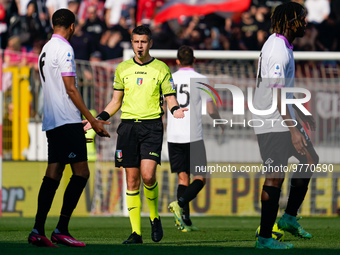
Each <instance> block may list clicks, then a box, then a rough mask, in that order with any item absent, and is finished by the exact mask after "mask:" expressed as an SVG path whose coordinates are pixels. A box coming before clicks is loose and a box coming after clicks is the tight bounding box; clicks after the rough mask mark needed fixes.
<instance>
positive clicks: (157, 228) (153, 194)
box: [141, 159, 163, 242]
mask: <svg viewBox="0 0 340 255" xmlns="http://www.w3.org/2000/svg"><path fill="white" fill-rule="evenodd" d="M156 168H157V162H156V161H154V160H150V159H143V160H142V161H141V173H142V178H143V182H144V195H145V198H146V201H147V204H148V207H149V211H150V224H151V239H152V240H153V241H154V242H159V241H160V240H161V239H162V238H163V228H162V223H161V219H160V217H159V214H158V193H159V191H158V182H157V180H156Z"/></svg>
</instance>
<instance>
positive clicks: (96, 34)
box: [83, 5, 107, 50]
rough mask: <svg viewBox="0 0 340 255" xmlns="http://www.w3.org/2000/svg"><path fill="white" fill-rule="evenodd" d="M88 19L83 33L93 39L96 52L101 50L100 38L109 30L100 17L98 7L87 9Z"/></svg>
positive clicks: (93, 6) (92, 6)
mask: <svg viewBox="0 0 340 255" xmlns="http://www.w3.org/2000/svg"><path fill="white" fill-rule="evenodd" d="M87 17H88V18H87V19H86V20H85V24H84V26H83V31H85V32H86V33H88V34H89V35H90V36H91V37H92V38H93V41H94V43H95V47H96V50H99V44H100V38H101V36H102V34H103V33H104V32H105V31H106V29H107V27H106V24H105V22H104V21H103V20H101V19H100V18H99V17H98V14H97V7H96V6H95V5H91V6H89V7H88V8H87Z"/></svg>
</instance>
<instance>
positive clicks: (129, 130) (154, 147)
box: [115, 118, 163, 168]
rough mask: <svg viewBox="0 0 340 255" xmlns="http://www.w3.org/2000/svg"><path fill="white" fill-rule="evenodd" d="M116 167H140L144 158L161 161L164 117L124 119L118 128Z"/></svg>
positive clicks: (158, 162)
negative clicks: (138, 119) (137, 119)
mask: <svg viewBox="0 0 340 255" xmlns="http://www.w3.org/2000/svg"><path fill="white" fill-rule="evenodd" d="M117 134H118V139H117V147H116V154H115V162H116V167H121V166H122V167H125V168H126V167H139V166H140V161H141V160H142V159H151V160H154V161H156V162H157V164H160V163H161V151H162V143H163V123H162V119H160V118H159V119H155V120H141V122H134V121H133V120H122V123H120V124H119V127H118V129H117Z"/></svg>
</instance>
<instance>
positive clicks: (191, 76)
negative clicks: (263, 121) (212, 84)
mask: <svg viewBox="0 0 340 255" xmlns="http://www.w3.org/2000/svg"><path fill="white" fill-rule="evenodd" d="M194 60H195V58H194V53H193V50H192V49H191V48H190V47H189V46H185V45H183V46H181V47H180V48H179V49H178V53H177V60H176V62H177V64H178V65H179V66H180V69H179V70H178V71H177V72H175V73H174V74H173V79H174V83H175V85H176V98H177V101H178V103H179V105H180V107H186V108H188V109H189V111H188V112H187V116H186V118H184V119H176V118H174V117H173V115H172V114H171V113H170V111H169V110H168V115H167V116H168V122H167V139H168V149H169V159H170V165H171V172H172V173H177V174H178V188H177V199H178V200H177V201H174V202H172V203H170V205H169V209H170V211H171V212H173V213H174V216H175V222H176V225H177V226H178V228H179V229H181V230H182V231H183V232H188V231H193V230H198V228H197V227H195V226H194V225H193V224H192V222H191V220H190V211H189V202H190V201H191V200H192V199H194V198H195V197H196V196H197V194H198V193H199V192H200V191H201V189H202V188H203V187H204V184H205V177H204V176H203V175H202V174H201V173H195V169H194V166H206V165H207V159H206V153H205V147H204V142H203V130H202V104H203V103H207V105H206V106H207V112H208V113H209V115H210V116H211V117H212V118H214V119H220V115H219V113H218V111H217V109H216V107H215V105H214V103H213V102H212V99H211V100H207V97H206V95H207V93H206V92H204V91H203V90H202V86H203V87H204V86H205V85H208V84H209V83H208V79H207V77H206V76H204V75H202V74H199V73H197V72H196V71H195V70H194V68H193V64H194ZM202 84H205V85H202ZM205 89H207V87H205ZM222 130H223V129H222ZM190 173H192V174H193V175H194V180H193V182H192V183H191V184H190Z"/></svg>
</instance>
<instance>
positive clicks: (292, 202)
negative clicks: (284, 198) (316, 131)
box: [278, 125, 319, 238]
mask: <svg viewBox="0 0 340 255" xmlns="http://www.w3.org/2000/svg"><path fill="white" fill-rule="evenodd" d="M297 127H298V129H299V130H300V132H301V133H302V134H303V135H304V136H305V138H306V142H307V147H306V149H307V154H306V155H301V154H299V153H298V152H297V151H296V150H295V148H294V147H293V146H292V151H293V155H294V156H295V157H296V158H297V159H299V161H300V162H299V163H300V164H299V166H298V169H297V170H298V171H296V172H295V173H294V174H293V176H292V179H291V186H290V192H289V197H288V203H287V208H286V210H285V214H284V215H283V216H282V217H281V219H280V220H279V222H278V226H279V228H281V229H283V230H285V231H288V232H290V233H292V234H293V235H295V236H299V237H302V238H311V237H312V235H311V234H310V233H308V232H307V231H305V230H304V229H303V228H302V227H301V225H300V224H299V223H298V222H297V218H296V216H297V213H298V210H299V208H300V206H301V204H302V202H303V200H304V198H305V196H306V193H307V190H308V184H309V181H310V178H311V177H312V174H313V173H312V172H311V171H310V170H311V165H316V164H318V162H319V156H318V155H317V153H316V151H315V150H314V147H313V145H312V143H311V141H310V139H309V137H308V135H307V134H306V132H305V130H304V129H303V127H302V126H301V125H298V126H297Z"/></svg>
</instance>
